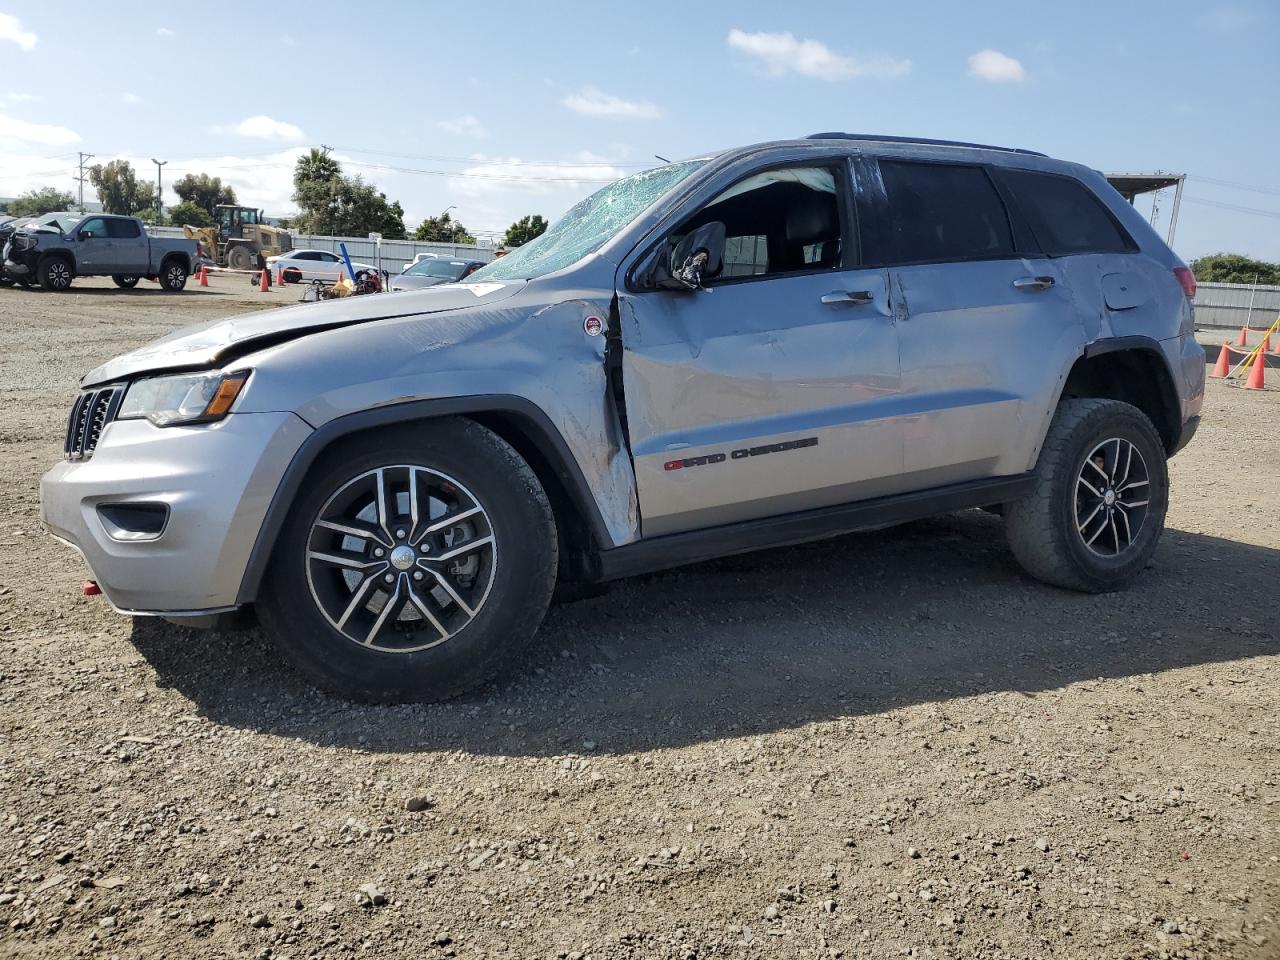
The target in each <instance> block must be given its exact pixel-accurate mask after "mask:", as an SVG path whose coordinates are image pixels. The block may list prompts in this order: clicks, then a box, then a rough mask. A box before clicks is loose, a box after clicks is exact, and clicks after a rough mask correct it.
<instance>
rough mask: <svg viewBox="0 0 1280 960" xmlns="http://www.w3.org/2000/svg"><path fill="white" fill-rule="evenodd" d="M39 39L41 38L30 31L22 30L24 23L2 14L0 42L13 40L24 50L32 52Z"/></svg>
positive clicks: (0, 17) (0, 19)
mask: <svg viewBox="0 0 1280 960" xmlns="http://www.w3.org/2000/svg"><path fill="white" fill-rule="evenodd" d="M38 39H40V38H39V37H37V36H36V35H35V34H34V33H32V32H31V31H30V30H23V29H22V23H21V21H19V20H18V18H17V17H14V16H10V15H9V14H7V13H0V40H12V41H13V42H14V43H16V44H17V45H18V46H20V47H21V48H22V49H23V50H32V49H34V48H35V45H36V41H37V40H38Z"/></svg>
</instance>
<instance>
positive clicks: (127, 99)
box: [120, 93, 142, 104]
mask: <svg viewBox="0 0 1280 960" xmlns="http://www.w3.org/2000/svg"><path fill="white" fill-rule="evenodd" d="M120 99H121V101H123V102H124V103H130V104H133V103H141V102H142V98H141V97H140V96H138V95H137V94H136V93H122V94H120Z"/></svg>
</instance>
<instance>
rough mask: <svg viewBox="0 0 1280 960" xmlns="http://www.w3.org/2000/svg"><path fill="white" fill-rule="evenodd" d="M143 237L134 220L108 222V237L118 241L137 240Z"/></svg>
mask: <svg viewBox="0 0 1280 960" xmlns="http://www.w3.org/2000/svg"><path fill="white" fill-rule="evenodd" d="M141 235H142V233H141V231H140V230H139V229H138V224H137V223H135V222H134V221H133V220H108V221H107V236H108V237H112V238H114V239H116V240H136V239H137V238H138V237H140V236H141Z"/></svg>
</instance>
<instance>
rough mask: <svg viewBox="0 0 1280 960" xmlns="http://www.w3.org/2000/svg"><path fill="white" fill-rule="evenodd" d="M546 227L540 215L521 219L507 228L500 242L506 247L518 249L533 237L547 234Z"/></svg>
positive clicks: (536, 214) (545, 222)
mask: <svg viewBox="0 0 1280 960" xmlns="http://www.w3.org/2000/svg"><path fill="white" fill-rule="evenodd" d="M547 226H548V224H547V221H545V220H543V219H542V214H540V213H535V214H533V215H532V216H525V217H521V218H520V219H519V220H517V221H516V222H515V223H513V224H512V225H511V226H509V227H507V233H506V235H505V236H504V237H503V238H502V242H503V243H505V244H506V245H507V246H508V247H518V246H520V245H521V244H522V243H528V242H529V241H530V240H533V239H534V238H535V237H540V236H542V235H543V234H544V233H546V232H547Z"/></svg>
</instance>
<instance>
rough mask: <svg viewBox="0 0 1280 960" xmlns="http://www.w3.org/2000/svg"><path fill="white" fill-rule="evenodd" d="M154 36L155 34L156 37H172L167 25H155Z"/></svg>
mask: <svg viewBox="0 0 1280 960" xmlns="http://www.w3.org/2000/svg"><path fill="white" fill-rule="evenodd" d="M156 36H157V37H172V36H173V31H172V30H170V29H169V28H168V27H156Z"/></svg>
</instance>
